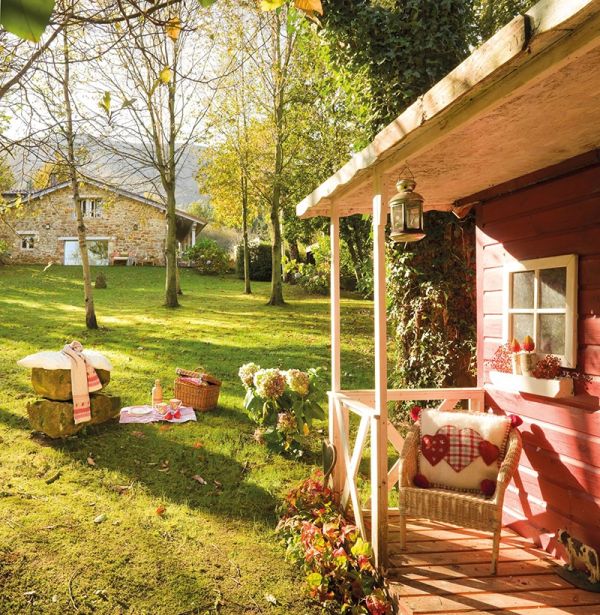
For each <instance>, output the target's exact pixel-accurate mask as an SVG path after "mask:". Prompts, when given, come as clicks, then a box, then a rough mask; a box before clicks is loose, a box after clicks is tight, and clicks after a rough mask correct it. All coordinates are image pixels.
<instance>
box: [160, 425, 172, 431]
mask: <svg viewBox="0 0 600 615" xmlns="http://www.w3.org/2000/svg"><path fill="white" fill-rule="evenodd" d="M158 429H159V430H160V431H169V429H171V425H161V426H160V427H159V428H158Z"/></svg>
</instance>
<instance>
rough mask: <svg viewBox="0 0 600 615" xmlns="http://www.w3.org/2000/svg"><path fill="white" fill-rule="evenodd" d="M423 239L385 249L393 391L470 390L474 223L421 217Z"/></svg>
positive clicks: (444, 215)
mask: <svg viewBox="0 0 600 615" xmlns="http://www.w3.org/2000/svg"><path fill="white" fill-rule="evenodd" d="M425 220H426V223H427V237H426V239H424V240H423V241H420V242H418V243H412V244H410V243H409V244H399V243H396V244H389V246H388V251H389V254H388V256H389V258H388V263H389V272H388V280H389V287H388V290H389V296H388V299H389V316H390V324H391V326H392V328H393V329H392V330H393V332H394V335H393V343H392V356H393V361H394V371H393V375H392V379H393V384H394V386H397V387H398V388H419V387H421V388H436V387H447V386H472V385H473V384H474V378H475V364H474V363H475V326H476V324H475V323H476V312H475V308H476V297H475V280H474V275H475V242H474V218H473V216H472V215H470V216H469V217H467V218H466V219H465V220H462V221H461V220H458V218H456V217H455V216H454V215H453V214H449V213H446V212H429V213H427V214H426V215H425Z"/></svg>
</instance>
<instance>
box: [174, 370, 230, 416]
mask: <svg viewBox="0 0 600 615" xmlns="http://www.w3.org/2000/svg"><path fill="white" fill-rule="evenodd" d="M175 372H176V374H177V376H179V378H176V379H175V386H174V390H175V397H176V398H177V399H180V400H181V401H182V403H183V405H184V406H191V407H192V408H193V409H194V410H199V411H200V412H206V411H208V410H214V409H215V408H216V407H217V403H218V402H219V393H220V392H221V381H220V380H218V379H217V378H215V377H214V376H211V375H209V374H206V373H204V371H203V370H202V368H201V367H197V368H196V371H191V370H188V369H181V368H180V367H178V368H177V369H176V370H175ZM181 377H184V378H198V379H199V380H200V382H201V384H194V383H192V382H185V380H181Z"/></svg>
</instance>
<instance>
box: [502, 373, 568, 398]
mask: <svg viewBox="0 0 600 615" xmlns="http://www.w3.org/2000/svg"><path fill="white" fill-rule="evenodd" d="M490 380H491V381H492V384H493V385H494V386H495V387H497V388H499V389H504V390H505V391H513V392H514V391H518V392H519V393H528V394H530V395H539V396H542V397H553V398H564V397H572V396H573V379H572V378H559V379H557V380H549V379H545V378H534V377H533V376H518V375H516V374H506V373H504V372H495V371H490Z"/></svg>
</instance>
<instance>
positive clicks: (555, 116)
mask: <svg viewBox="0 0 600 615" xmlns="http://www.w3.org/2000/svg"><path fill="white" fill-rule="evenodd" d="M598 100H600V0H569V1H565V0H541V1H540V2H538V3H537V4H536V5H534V6H533V7H532V8H531V9H529V10H528V11H527V12H526V13H525V14H523V15H519V16H518V17H515V18H514V19H513V20H512V21H511V22H510V23H509V24H508V25H506V26H505V27H504V28H502V29H501V30H499V31H498V32H497V33H496V34H495V35H494V36H492V37H491V38H490V39H489V40H487V41H486V42H485V43H483V44H482V45H481V46H480V47H479V48H477V49H476V50H475V51H474V52H473V53H472V54H471V55H470V56H469V57H468V58H467V59H466V60H464V61H463V62H462V63H461V64H460V65H459V66H457V67H456V68H455V69H454V70H453V71H451V72H450V73H449V74H448V75H446V77H444V78H443V79H442V80H441V81H439V82H438V83H437V84H436V85H434V86H433V87H432V88H431V89H430V90H429V91H428V92H426V93H425V94H424V95H422V96H420V97H419V98H418V99H417V100H416V101H415V102H414V103H413V104H412V105H411V106H410V107H408V109H406V110H405V111H404V112H403V113H401V114H400V115H399V116H398V117H397V118H396V119H395V120H394V121H393V122H392V123H390V124H389V125H388V126H386V127H385V128H384V129H383V130H381V132H379V134H378V135H377V136H376V137H375V138H374V139H373V141H372V142H371V143H370V144H369V145H368V146H367V147H366V148H365V149H363V150H362V151H360V152H358V153H357V154H355V155H354V156H353V157H352V159H351V160H350V161H349V162H348V163H346V164H345V165H344V166H343V167H341V168H340V169H339V170H338V171H337V172H336V173H334V174H333V175H332V176H331V177H329V179H327V180H326V181H325V182H323V183H322V184H321V185H320V186H319V187H318V188H317V189H316V190H314V191H313V192H312V193H311V194H309V195H308V196H307V197H306V198H305V199H304V200H303V201H302V202H300V203H299V204H298V205H297V207H296V213H297V215H298V216H300V217H302V218H308V217H312V216H336V215H337V216H348V215H352V214H356V213H361V214H369V213H372V211H373V198H374V195H381V198H383V199H384V202H385V201H387V200H388V199H389V198H390V197H391V196H392V195H393V194H394V193H395V192H396V189H395V187H394V185H395V183H396V181H397V180H398V179H399V177H400V175H401V174H403V173H404V172H407V173H409V174H412V175H413V176H414V178H415V180H416V182H417V191H418V192H419V193H420V194H422V195H423V197H424V199H425V209H426V210H432V209H436V210H442V211H444V210H445V211H454V212H455V213H457V215H462V212H465V211H466V210H467V209H468V208H469V207H470V206H471V205H473V204H474V203H476V202H478V201H479V200H481V197H482V194H484V193H485V191H486V190H488V189H490V188H491V187H492V186H498V185H503V184H506V183H507V182H510V181H512V180H514V179H515V178H517V177H523V176H526V175H528V174H533V173H535V172H536V171H539V170H540V169H544V168H547V167H550V166H552V165H556V164H558V163H560V162H562V161H564V160H567V159H570V158H575V157H579V156H581V155H584V154H585V153H586V152H591V151H592V150H594V149H597V148H599V147H600V104H598ZM407 165H408V167H409V168H408V170H406V167H407Z"/></svg>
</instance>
